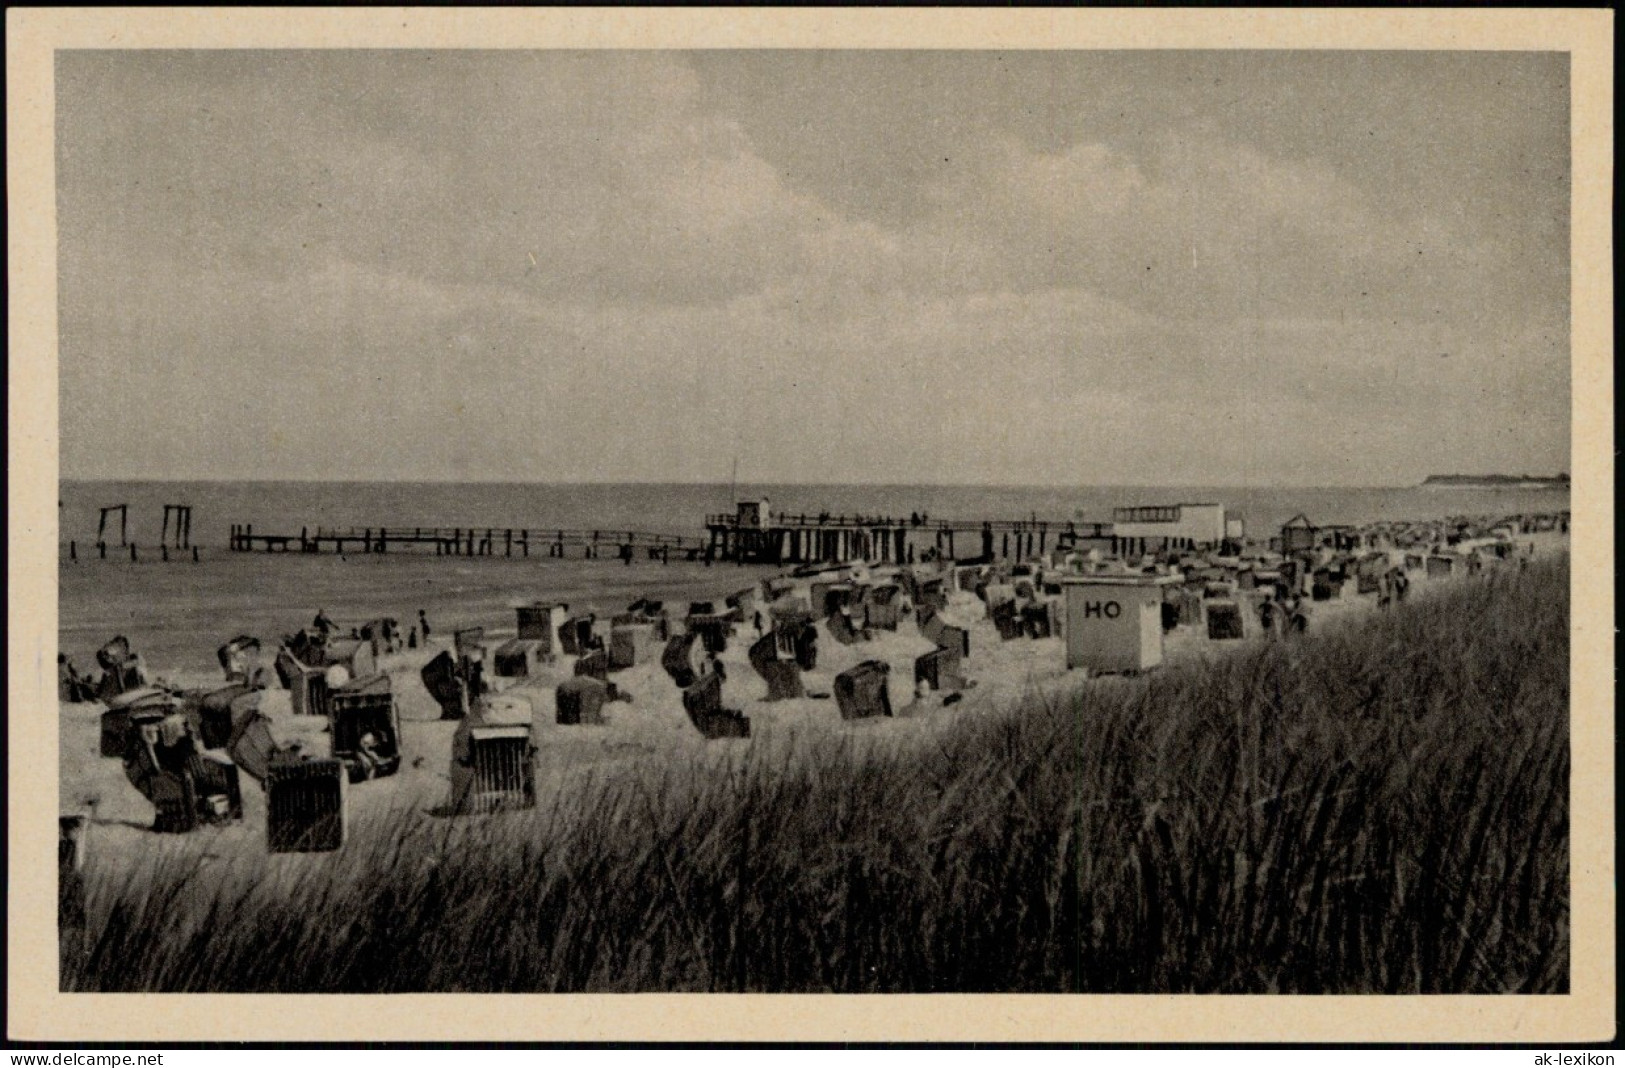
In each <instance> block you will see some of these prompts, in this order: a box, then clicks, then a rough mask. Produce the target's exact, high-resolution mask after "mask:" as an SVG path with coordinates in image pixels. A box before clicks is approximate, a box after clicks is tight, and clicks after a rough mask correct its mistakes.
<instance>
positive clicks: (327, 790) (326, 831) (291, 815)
mask: <svg viewBox="0 0 1625 1068" xmlns="http://www.w3.org/2000/svg"><path fill="white" fill-rule="evenodd" d="M349 784H350V775H349V772H348V771H346V770H345V767H344V761H342V760H338V759H312V758H302V759H300V758H295V759H276V760H273V761H272V762H271V764H270V766H269V768H268V769H267V774H266V777H265V840H266V845H267V847H268V848H269V850H270V851H271V852H272V853H326V852H331V851H333V850H335V849H339V848H342V847H343V845H344V841H345V839H346V837H347V836H348V834H349V828H350V808H349Z"/></svg>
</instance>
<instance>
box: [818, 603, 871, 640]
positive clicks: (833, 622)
mask: <svg viewBox="0 0 1625 1068" xmlns="http://www.w3.org/2000/svg"><path fill="white" fill-rule="evenodd" d="M824 625H825V626H827V627H828V628H829V636H830V637H831V638H834V639H835V640H836V641H838V642H840V643H841V644H842V645H856V644H857V643H858V642H861V641H864V640H866V639H867V638H868V637H869V635H868V634H867V633H866V632H865V631H864V630H863V629H862V627H861V625H860V624H859V622H858V620H857V618H856V617H855V616H854V615H848V614H847V612H846V611H836V612H835V613H834V614H833V615H831V616H830V617H829V619H827V620H826V621H825V623H824Z"/></svg>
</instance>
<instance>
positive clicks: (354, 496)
mask: <svg viewBox="0 0 1625 1068" xmlns="http://www.w3.org/2000/svg"><path fill="white" fill-rule="evenodd" d="M58 498H59V507H58V521H59V528H58V542H59V544H60V546H61V552H60V554H59V559H60V565H59V568H58V612H57V641H58V647H59V649H60V650H61V651H62V652H64V653H67V654H68V655H70V656H71V657H72V658H73V660H74V662H75V664H77V665H79V666H80V667H81V668H82V669H83V668H88V667H91V666H93V665H94V662H95V661H94V654H95V651H96V649H97V648H99V647H100V646H101V645H102V644H103V643H105V642H107V641H108V640H110V639H111V638H113V637H114V636H123V637H125V638H127V639H129V641H130V642H131V645H132V646H133V647H134V648H135V649H136V650H137V651H139V652H140V653H142V655H143V656H144V658H145V659H146V660H147V662H148V664H149V665H150V666H151V667H152V668H153V669H154V670H155V671H156V672H158V673H160V674H163V675H165V676H166V677H170V678H172V679H175V680H177V681H186V680H188V679H192V680H195V684H202V682H203V681H205V680H207V679H208V678H217V677H218V673H219V667H218V663H217V662H216V660H215V650H216V649H217V648H218V647H219V645H220V644H221V643H223V642H225V641H226V640H227V639H229V638H231V637H233V636H235V635H238V634H249V635H253V636H255V637H258V638H260V639H261V640H262V641H265V642H268V643H269V644H270V645H271V646H272V647H274V645H275V642H276V640H277V639H278V638H279V637H280V636H282V635H284V634H290V633H292V632H293V631H296V630H298V629H299V628H300V627H302V626H305V625H307V624H308V623H310V622H311V620H312V619H313V618H314V615H315V613H316V612H317V611H318V610H321V611H325V612H326V613H327V615H328V616H329V617H330V618H332V619H334V620H336V621H338V622H339V623H340V624H341V625H345V626H348V625H360V624H361V623H365V622H366V621H368V620H370V619H374V618H379V617H390V618H395V619H397V620H399V621H400V622H401V623H402V625H403V627H404V626H406V625H409V624H415V623H416V622H417V619H418V613H419V612H420V611H421V612H423V613H424V618H426V619H427V620H428V621H429V622H430V625H431V627H432V628H433V629H434V631H435V633H436V634H437V636H449V634H450V633H451V631H452V630H454V629H457V628H461V627H465V626H480V627H484V628H485V629H486V632H487V634H488V635H490V636H491V637H494V638H500V637H502V636H503V635H504V634H505V633H507V634H511V633H512V632H513V629H514V612H513V609H514V608H515V607H516V606H518V605H520V604H528V603H531V602H533V601H537V600H542V601H563V602H565V603H567V604H569V605H571V607H572V608H573V609H584V610H590V611H595V612H599V613H605V614H613V613H615V612H619V611H622V610H624V608H625V607H626V605H627V604H628V603H630V602H631V601H632V600H634V599H637V598H653V599H659V600H667V601H671V602H674V603H676V604H680V605H686V604H687V603H688V602H690V601H695V600H708V599H714V598H715V599H720V598H721V597H722V596H723V595H725V594H726V593H728V592H731V591H733V590H736V589H740V588H743V587H745V586H748V585H751V584H752V583H753V582H755V581H756V579H757V578H758V577H759V575H760V574H762V573H765V571H766V570H767V569H761V568H755V567H744V566H737V565H733V564H727V565H724V564H720V563H719V564H717V565H715V566H709V565H705V564H703V563H700V562H689V561H680V560H677V559H673V560H672V561H671V562H670V563H669V564H664V565H663V564H660V563H657V562H653V561H649V560H647V559H638V560H635V561H634V562H633V563H632V564H630V565H628V564H625V563H623V562H622V561H620V560H616V559H607V558H605V559H596V560H587V559H582V558H579V557H571V558H569V559H555V558H548V557H546V556H545V555H540V554H538V555H532V556H531V557H529V558H528V559H522V558H520V557H519V556H518V555H517V553H516V555H515V556H513V557H506V556H503V555H501V553H502V547H501V542H502V539H501V535H500V534H498V536H497V546H496V552H497V554H498V555H495V556H491V557H474V558H469V557H451V558H437V557H436V556H435V555H434V554H433V553H432V552H428V553H425V552H416V553H408V552H391V553H389V554H387V555H382V556H380V555H366V554H353V553H352V554H347V555H346V556H342V557H341V556H338V555H336V554H333V553H324V554H319V555H318V554H309V555H306V554H299V553H291V554H274V555H273V554H266V553H233V552H229V551H228V550H227V548H226V546H227V544H228V539H229V536H230V530H231V527H232V525H233V524H252V526H253V527H254V530H255V532H256V533H265V534H292V535H295V536H297V535H298V534H299V531H300V529H301V528H302V527H308V528H311V529H312V530H314V528H316V527H318V526H320V527H330V528H331V527H360V528H365V527H373V528H377V527H392V528H393V527H464V528H468V527H473V528H480V529H483V528H487V527H490V528H495V529H496V530H498V531H501V530H503V529H505V528H509V527H512V528H515V529H521V528H528V529H530V530H533V531H543V530H547V529H567V530H569V529H576V530H605V531H640V532H648V533H660V534H676V535H687V536H693V537H701V536H703V535H704V524H705V517H706V516H707V515H708V514H716V513H723V512H732V511H733V507H734V502H735V501H736V500H749V499H765V500H766V501H767V502H768V504H769V507H770V508H771V509H772V510H773V511H775V512H788V513H792V514H800V513H806V514H819V513H822V512H830V513H832V514H845V515H852V514H861V515H871V516H898V517H905V518H906V517H908V516H910V515H912V514H916V513H918V514H921V515H923V516H929V517H930V518H932V519H965V520H982V519H1007V520H1014V519H1038V520H1047V521H1050V522H1067V521H1079V522H1106V521H1109V520H1110V519H1111V516H1112V510H1113V509H1114V508H1117V507H1125V506H1131V505H1159V504H1178V503H1199V502H1217V503H1221V504H1223V505H1224V506H1225V508H1226V512H1227V514H1229V515H1231V516H1240V517H1241V518H1242V519H1243V520H1244V521H1245V523H1246V529H1247V533H1248V535H1249V536H1252V537H1259V538H1263V537H1267V536H1269V534H1271V533H1272V532H1273V531H1275V530H1276V529H1278V528H1279V527H1280V526H1281V524H1282V523H1284V522H1285V521H1286V520H1288V519H1290V518H1292V517H1293V516H1295V515H1297V514H1298V513H1300V512H1301V513H1303V514H1305V515H1307V516H1308V517H1309V519H1310V520H1311V521H1312V522H1314V523H1316V524H1331V523H1354V524H1358V523H1367V522H1375V521H1379V520H1403V519H1434V518H1441V517H1444V516H1450V515H1512V514H1517V513H1522V512H1552V511H1560V510H1563V509H1567V508H1568V507H1569V494H1568V492H1567V491H1565V490H1549V489H1523V488H1515V487H1507V488H1495V489H1475V488H1468V487H1401V488H1342V487H1338V488H1284V487H1283V488H1258V487H1247V488H1241V487H1221V486H1161V487H1147V486H1080V487H1071V488H1068V487H1054V486H943V485H937V486H925V485H920V486H902V485H899V486H881V485H847V486H840V485H763V484H745V483H741V484H738V485H734V486H730V485H728V484H726V483H724V484H719V485H656V484H626V483H619V484H567V485H564V484H556V483H553V484H548V483H479V482H476V483H409V482H90V481H63V482H61V483H60V486H59V491H58ZM117 504H126V505H128V524H127V528H126V530H125V536H126V537H127V538H128V540H129V541H131V542H133V543H135V544H136V545H137V546H138V547H139V560H138V562H137V563H133V564H132V563H131V562H130V560H129V556H128V554H127V552H120V551H110V552H109V553H108V556H107V558H106V559H102V558H100V557H99V556H98V555H97V553H96V551H95V549H94V546H95V543H96V541H97V525H98V520H99V514H100V513H99V510H100V509H101V508H103V507H106V506H109V505H117ZM166 504H183V505H188V506H190V507H191V509H192V538H191V540H192V543H193V544H194V545H196V546H198V547H199V552H198V558H197V560H196V561H195V562H194V561H193V559H192V557H191V554H190V553H172V555H171V559H170V560H169V561H167V562H165V561H163V560H162V559H161V556H160V555H159V553H158V551H157V546H158V544H159V542H160V540H161V534H162V533H163V530H162V528H163V517H164V505H166ZM115 522H116V520H115ZM107 538H108V540H109V541H110V542H111V543H113V544H115V545H116V544H117V542H118V538H119V535H118V532H117V531H116V529H115V530H112V531H109V532H108V534H107ZM70 545H72V547H73V551H72V554H71V556H70V552H69V546H70ZM533 553H536V550H535V549H534V548H533ZM48 653H49V650H47V649H45V648H43V647H42V648H41V649H39V650H38V654H39V658H40V660H41V663H42V664H48V663H49V656H48Z"/></svg>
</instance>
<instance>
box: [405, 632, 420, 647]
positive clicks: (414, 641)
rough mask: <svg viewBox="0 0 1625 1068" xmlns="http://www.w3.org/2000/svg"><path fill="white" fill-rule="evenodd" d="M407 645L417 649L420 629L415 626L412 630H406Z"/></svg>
mask: <svg viewBox="0 0 1625 1068" xmlns="http://www.w3.org/2000/svg"><path fill="white" fill-rule="evenodd" d="M406 647H407V648H408V649H416V648H417V647H418V629H417V628H416V627H413V628H412V629H411V630H409V631H407V632H406Z"/></svg>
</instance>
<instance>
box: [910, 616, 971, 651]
mask: <svg viewBox="0 0 1625 1068" xmlns="http://www.w3.org/2000/svg"><path fill="white" fill-rule="evenodd" d="M917 618H918V620H919V626H920V633H921V634H922V635H924V636H925V638H926V640H927V641H930V642H931V643H933V644H934V645H936V646H937V647H938V648H953V649H957V650H959V655H960V657H961V658H964V657H968V656H970V631H968V630H966V629H964V628H963V627H955V626H953V625H952V624H949V623H947V622H944V621H943V619H942V618H941V617H940V616H938V615H937V614H936V613H935V612H921V613H920V614H919V616H918V617H917Z"/></svg>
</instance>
